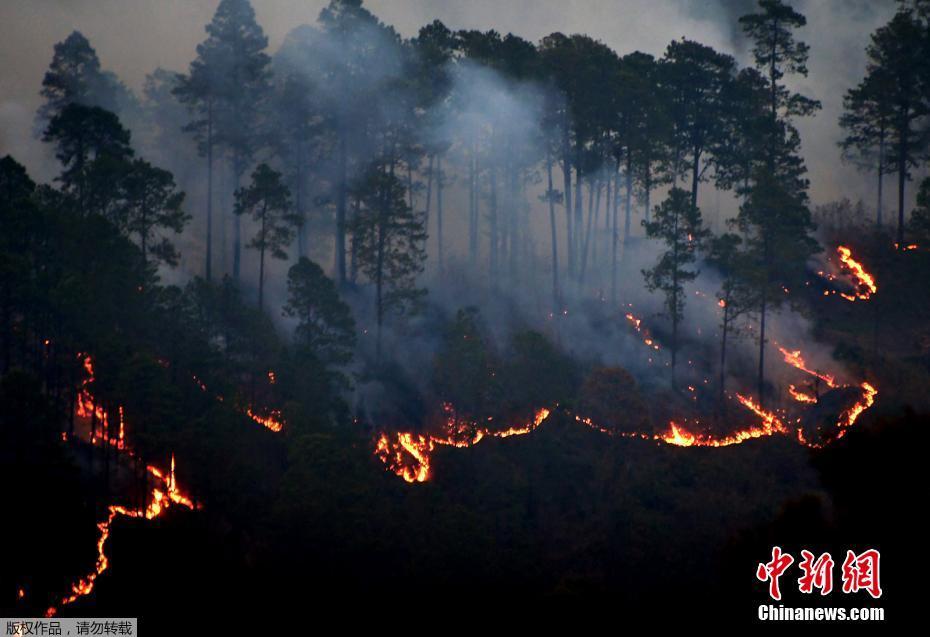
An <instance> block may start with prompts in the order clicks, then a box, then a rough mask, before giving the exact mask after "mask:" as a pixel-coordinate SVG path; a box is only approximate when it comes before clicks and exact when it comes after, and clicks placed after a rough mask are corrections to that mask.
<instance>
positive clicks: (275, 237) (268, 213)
mask: <svg viewBox="0 0 930 637" xmlns="http://www.w3.org/2000/svg"><path fill="white" fill-rule="evenodd" d="M235 213H236V215H237V216H242V215H245V214H247V215H251V216H252V219H253V220H254V221H255V222H256V223H257V224H258V232H256V234H255V236H254V237H252V239H251V241H249V242H248V244H246V247H247V248H252V249H254V250H258V254H259V258H258V307H259V308H263V307H264V305H263V302H264V291H265V254H266V253H268V254H270V255H271V257H272V258H274V259H281V260H284V259H287V252H286V251H285V249H286V248H287V247H288V246H289V245H290V244H291V242H292V241H293V240H294V236H295V234H296V231H297V228H299V227H300V221H301V220H300V217H298V216H297V214H295V213H294V211H293V206H292V205H291V193H290V191H289V190H288V188H287V186H285V185H284V183H283V181H282V180H281V174H280V173H278V172H275V171H274V170H272V169H271V168H269V167H268V165H267V164H259V165H258V167H257V168H256V169H255V171H254V172H253V173H252V183H251V184H250V185H249V186H248V187H247V188H241V189H239V190H237V191H236V207H235Z"/></svg>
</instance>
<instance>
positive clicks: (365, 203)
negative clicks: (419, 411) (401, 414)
mask: <svg viewBox="0 0 930 637" xmlns="http://www.w3.org/2000/svg"><path fill="white" fill-rule="evenodd" d="M358 197H359V200H360V202H361V204H362V205H361V207H360V209H359V210H358V212H357V213H356V215H355V217H354V219H353V220H352V225H351V231H352V236H353V245H354V247H355V250H356V251H357V252H358V254H357V256H356V259H357V261H358V267H359V269H360V270H361V272H362V273H363V274H364V275H365V277H366V278H367V279H368V280H369V281H370V282H371V283H372V284H374V286H375V312H376V321H377V342H376V355H377V356H378V357H379V358H380V356H381V329H382V325H383V323H384V318H385V315H386V314H387V313H388V312H391V311H395V312H401V313H402V312H404V311H405V310H406V309H409V308H413V309H416V307H417V304H418V302H419V301H420V299H421V298H422V297H423V296H424V295H425V294H426V290H424V289H420V288H418V287H417V277H418V275H419V274H420V273H422V272H423V268H424V264H425V261H426V248H425V243H426V230H425V228H424V227H423V215H422V214H419V213H415V212H413V211H412V210H410V207H409V206H408V205H407V202H406V200H405V197H404V185H403V183H402V182H401V181H400V180H399V179H397V177H396V176H394V175H392V174H390V173H385V172H383V171H382V170H381V169H379V168H377V167H375V168H372V169H371V170H370V171H369V172H368V174H367V175H366V177H365V179H364V182H363V183H362V185H361V186H360V188H359V192H358Z"/></svg>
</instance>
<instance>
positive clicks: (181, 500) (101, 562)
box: [45, 454, 194, 617]
mask: <svg viewBox="0 0 930 637" xmlns="http://www.w3.org/2000/svg"><path fill="white" fill-rule="evenodd" d="M147 469H148V471H149V473H150V474H151V475H152V476H154V477H155V478H156V479H158V480H159V481H160V482H161V485H162V486H161V488H159V487H154V488H153V489H152V497H151V501H150V502H149V504H148V506H146V507H145V508H144V509H131V508H128V507H124V506H120V505H116V504H113V505H110V506H109V507H108V511H109V513H108V515H107V518H106V519H105V520H103V521H102V522H100V523H99V524H97V528H98V529H99V530H100V537H99V538H98V539H97V562H96V564H95V565H94V570H93V571H91V572H90V573H89V574H88V575H86V576H85V577H82V578H81V579H79V580H78V581H77V582H75V583H74V584H72V585H71V593H70V594H68V595H66V596H64V597H63V598H62V599H61V601H60V602H59V603H58V606H50V607H49V608H48V610H46V611H45V616H46V617H54V616H55V615H56V614H57V613H58V609H59V608H60V607H61V606H67V605H68V604H72V603H74V602H75V601H77V600H78V599H80V598H81V597H84V596H86V595H90V594H91V593H92V592H93V590H94V584H95V583H96V581H97V578H98V577H100V575H101V574H103V572H104V571H106V570H107V568H109V566H110V560H109V558H108V557H107V554H106V543H107V539H108V538H109V537H110V530H111V527H112V525H113V520H115V519H116V517H117V516H118V515H122V516H125V517H128V518H144V519H146V520H152V519H154V518H156V517H158V516H159V515H160V514H161V513H163V512H164V511H165V510H166V509H167V508H168V507H169V506H171V505H172V504H177V505H179V506H184V507H187V508H188V509H193V508H194V503H193V501H192V500H191V499H190V498H189V497H188V496H186V495H184V494H183V493H182V492H181V491H180V489H179V488H178V486H177V481H176V480H175V477H174V454H171V471H170V473H169V474H168V476H167V477H166V476H165V475H164V474H163V473H162V471H160V470H159V469H158V468H157V467H155V466H152V465H149V466H148V467H147Z"/></svg>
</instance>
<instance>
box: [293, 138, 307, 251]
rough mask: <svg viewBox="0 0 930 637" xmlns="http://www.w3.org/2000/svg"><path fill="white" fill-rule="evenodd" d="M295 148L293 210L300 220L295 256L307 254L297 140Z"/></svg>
mask: <svg viewBox="0 0 930 637" xmlns="http://www.w3.org/2000/svg"><path fill="white" fill-rule="evenodd" d="M296 145H297V150H296V152H295V153H294V155H295V159H296V164H297V165H296V167H295V168H296V171H295V173H296V174H295V181H296V182H297V183H295V184H294V211H295V212H296V213H297V216H298V218H299V219H300V221H301V224H300V227H299V228H297V258H298V259H299V258H301V257H305V256H307V231H306V228H307V220H306V219H304V206H303V191H304V167H303V152H302V151H303V144H302V143H301V142H300V141H299V140H298V141H297V144H296Z"/></svg>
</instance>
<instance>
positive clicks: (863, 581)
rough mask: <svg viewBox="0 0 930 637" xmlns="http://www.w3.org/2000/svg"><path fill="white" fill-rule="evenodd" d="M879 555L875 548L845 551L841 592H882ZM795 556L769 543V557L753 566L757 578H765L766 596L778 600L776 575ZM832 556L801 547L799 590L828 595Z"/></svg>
mask: <svg viewBox="0 0 930 637" xmlns="http://www.w3.org/2000/svg"><path fill="white" fill-rule="evenodd" d="M880 559H881V555H880V554H879V552H878V551H877V550H875V549H868V550H867V551H863V552H862V553H859V554H858V555H856V553H855V552H854V551H850V550H847V551H846V559H845V560H843V566H842V569H841V570H842V577H843V586H842V589H843V592H844V593H857V592H859V591H866V592H867V593H868V594H869V595H871V596H872V597H873V598H875V599H878V598H879V597H881V596H882V587H881V581H880V577H879V561H880ZM794 561H795V560H794V557H793V556H792V555H791V554H790V553H785V552H783V551H782V550H781V547H778V546H774V547H772V559H771V560H770V561H768V562H764V563H760V564H759V566H758V567H757V568H756V578H757V579H758V580H759V581H760V582H768V585H769V596H770V597H771V598H772V599H774V600H776V601H778V600H781V587H780V585H779V578H780V577H781V576H782V575H783V574H784V573H785V571H787V570H788V568H789V567H790V566H791V565H792V564H794ZM833 567H834V561H833V557H832V556H831V555H830V554H829V553H821V554H820V556H819V557H817V558H815V557H814V554H813V553H811V552H810V551H808V550H807V549H804V550H802V551H801V561H800V562H798V568H799V569H800V570H801V576H800V577H799V578H798V590H799V591H800V592H802V593H807V594H811V593H813V592H814V589H819V590H820V594H821V595H829V594H830V593H831V592H832V591H833Z"/></svg>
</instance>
